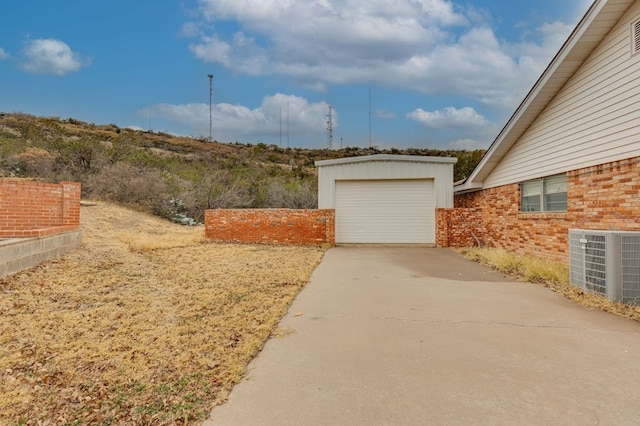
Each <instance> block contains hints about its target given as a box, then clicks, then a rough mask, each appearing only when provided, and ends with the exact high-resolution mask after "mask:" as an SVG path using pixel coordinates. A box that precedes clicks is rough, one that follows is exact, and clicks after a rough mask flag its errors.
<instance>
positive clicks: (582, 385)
mask: <svg viewBox="0 0 640 426" xmlns="http://www.w3.org/2000/svg"><path fill="white" fill-rule="evenodd" d="M280 326H281V327H282V328H284V329H292V330H293V332H292V333H291V334H289V335H286V336H285V337H281V338H273V339H271V340H270V341H269V342H267V344H266V346H265V348H264V350H263V351H262V353H261V354H260V355H259V356H258V357H257V358H256V359H255V360H254V362H252V363H251V364H250V366H249V371H248V373H247V377H246V379H245V380H244V381H243V382H242V383H240V384H239V385H238V386H236V387H235V388H234V389H233V391H232V392H231V395H230V397H229V401H228V402H227V403H226V404H224V405H222V406H219V407H216V408H215V409H214V410H213V412H212V417H211V419H210V420H208V421H207V422H205V425H431V424H433V425H468V424H474V425H476V424H486V425H514V424H540V425H552V424H557V425H638V424H640V324H638V323H636V322H633V321H630V320H625V319H622V318H618V317H615V316H613V315H611V314H606V313H602V312H597V311H590V310H588V309H586V308H583V307H580V306H579V305H577V304H575V303H573V302H570V301H568V300H566V299H564V298H563V297H561V296H559V295H557V294H555V293H553V292H552V291H550V290H548V289H546V288H544V287H542V286H540V285H535V284H529V283H522V282H514V281H512V280H509V279H506V278H504V277H503V276H502V275H500V274H499V273H496V272H492V271H490V270H489V269H486V268H484V267H482V266H480V265H477V264H475V263H472V262H469V261H466V260H465V259H463V258H462V257H461V256H460V255H459V254H457V253H455V252H452V251H449V250H446V249H433V248H366V247H339V248H334V249H331V250H329V251H328V252H327V253H326V255H325V258H324V260H323V261H322V263H321V264H320V266H319V267H318V268H317V269H316V271H315V272H314V274H313V277H312V279H311V282H310V283H309V284H308V286H307V287H306V288H305V289H304V290H303V291H302V292H301V293H300V295H299V296H298V298H297V299H296V300H295V302H294V303H293V305H292V306H291V309H290V310H289V314H288V315H287V316H286V317H285V318H284V319H283V320H282V323H281V325H280Z"/></svg>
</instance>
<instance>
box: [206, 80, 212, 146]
mask: <svg viewBox="0 0 640 426" xmlns="http://www.w3.org/2000/svg"><path fill="white" fill-rule="evenodd" d="M207 77H209V142H211V141H212V139H211V127H212V123H213V119H212V111H213V109H212V108H213V104H212V103H211V102H212V100H213V74H207Z"/></svg>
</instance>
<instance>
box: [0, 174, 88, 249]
mask: <svg viewBox="0 0 640 426" xmlns="http://www.w3.org/2000/svg"><path fill="white" fill-rule="evenodd" d="M79 227H80V183H78V182H62V183H60V184H52V183H42V182H33V181H27V180H16V179H0V237H4V238H10V237H33V236H41V235H50V234H55V233H60V232H67V231H70V230H75V229H78V228H79Z"/></svg>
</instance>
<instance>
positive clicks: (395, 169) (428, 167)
mask: <svg viewBox="0 0 640 426" xmlns="http://www.w3.org/2000/svg"><path fill="white" fill-rule="evenodd" d="M373 179H375V180H385V179H433V180H434V196H435V205H436V208H451V207H453V185H452V183H453V163H425V162H409V161H398V160H394V161H383V160H380V161H366V162H362V163H348V164H335V165H330V166H322V167H318V207H319V208H321V209H335V187H336V185H335V182H336V181H340V180H373Z"/></svg>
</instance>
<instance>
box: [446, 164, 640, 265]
mask: <svg viewBox="0 0 640 426" xmlns="http://www.w3.org/2000/svg"><path fill="white" fill-rule="evenodd" d="M454 203H455V204H454V205H455V208H454V209H449V211H447V212H440V211H439V212H438V214H439V216H438V217H439V218H440V215H441V216H442V218H441V219H440V220H439V222H438V235H440V233H446V238H445V237H443V238H442V243H443V244H447V245H441V246H443V247H467V246H470V244H469V242H470V239H469V236H470V235H471V232H474V233H475V232H477V233H478V234H480V235H482V238H480V239H481V240H482V243H483V244H484V245H487V246H493V247H499V248H504V249H506V250H510V251H514V252H517V253H521V254H530V255H536V256H540V257H544V258H547V259H550V260H556V261H560V262H567V261H568V251H569V247H568V233H569V229H572V228H579V229H591V230H624V231H640V157H636V158H631V159H628V160H624V161H616V162H612V163H606V164H601V165H598V166H593V167H587V168H583V169H578V170H573V171H570V172H568V173H567V204H568V208H567V212H566V213H565V212H563V213H521V212H520V185H519V184H511V185H505V186H501V187H497V188H490V189H486V190H483V191H477V192H473V193H467V194H460V195H456V196H455V200H454ZM441 210H442V209H441ZM445 210H446V209H445ZM478 216H479V217H480V218H481V220H478ZM438 242H439V243H440V239H439V240H438ZM471 242H472V243H473V241H471ZM471 245H475V244H471Z"/></svg>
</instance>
